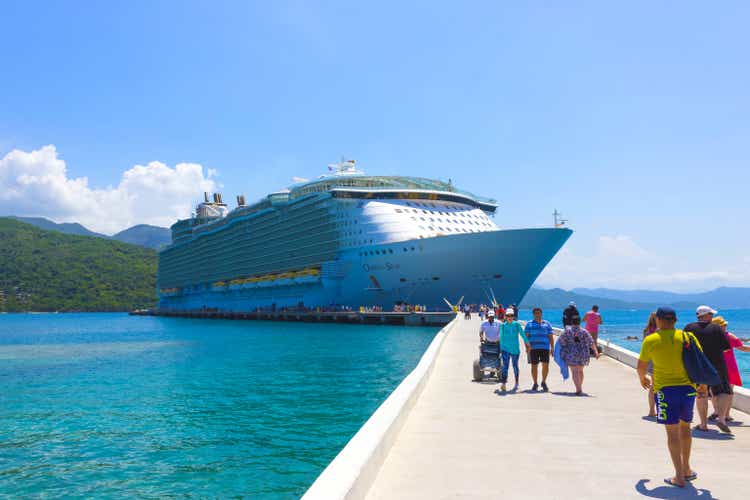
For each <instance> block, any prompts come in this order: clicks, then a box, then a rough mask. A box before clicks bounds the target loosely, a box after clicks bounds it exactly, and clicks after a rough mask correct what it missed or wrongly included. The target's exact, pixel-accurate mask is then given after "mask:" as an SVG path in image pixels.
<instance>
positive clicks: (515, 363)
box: [510, 354, 519, 387]
mask: <svg viewBox="0 0 750 500" xmlns="http://www.w3.org/2000/svg"><path fill="white" fill-rule="evenodd" d="M510 357H511V360H512V361H513V375H515V377H516V387H518V357H519V355H518V354H511V355H510Z"/></svg>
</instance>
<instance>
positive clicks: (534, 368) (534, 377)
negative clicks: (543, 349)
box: [531, 363, 539, 385]
mask: <svg viewBox="0 0 750 500" xmlns="http://www.w3.org/2000/svg"><path fill="white" fill-rule="evenodd" d="M538 367H539V363H532V364H531V380H533V381H534V385H537V368H538Z"/></svg>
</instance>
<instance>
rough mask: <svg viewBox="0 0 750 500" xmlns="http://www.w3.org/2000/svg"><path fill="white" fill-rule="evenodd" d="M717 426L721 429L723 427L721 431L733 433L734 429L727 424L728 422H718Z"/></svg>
mask: <svg viewBox="0 0 750 500" xmlns="http://www.w3.org/2000/svg"><path fill="white" fill-rule="evenodd" d="M716 427H718V428H719V429H721V432H723V433H724V434H731V433H732V429H730V428H729V426H727V424H725V423H723V422H716Z"/></svg>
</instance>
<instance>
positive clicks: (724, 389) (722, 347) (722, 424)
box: [685, 306, 733, 434]
mask: <svg viewBox="0 0 750 500" xmlns="http://www.w3.org/2000/svg"><path fill="white" fill-rule="evenodd" d="M714 314H716V311H715V310H714V309H712V308H710V307H708V306H700V307H698V309H696V310H695V315H696V317H697V318H698V321H696V322H694V323H690V324H689V325H687V326H685V331H686V332H691V333H692V334H694V335H695V337H696V338H697V339H698V341H699V342H700V343H701V347H702V348H703V352H704V354H705V355H706V357H707V358H708V360H709V361H710V362H711V364H712V365H714V368H716V371H717V373H718V374H719V379H720V382H719V384H718V385H712V386H711V387H709V395H710V396H711V397H713V398H715V399H714V401H715V402H716V408H715V410H716V413H717V415H718V418H717V419H716V426H717V427H718V428H719V429H721V432H723V433H725V434H731V433H732V430H731V429H730V428H729V426H727V421H726V415H727V413H728V408H727V406H728V405H729V403H730V401H731V399H730V398H731V395H732V393H733V390H732V384H730V383H729V376H728V374H727V364H726V362H725V361H724V351H726V350H727V349H731V346H730V345H729V342H728V341H727V337H726V335H724V332H723V331H722V330H721V327H719V325H717V324H715V323H712V322H711V320H712V319H713V317H714ZM696 407H697V408H698V418H700V424H698V425H697V426H695V429H696V430H699V431H704V432H705V431H707V430H708V396H706V397H704V396H701V395H699V396H698V400H697V401H696Z"/></svg>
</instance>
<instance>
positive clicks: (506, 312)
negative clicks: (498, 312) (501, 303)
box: [505, 307, 515, 316]
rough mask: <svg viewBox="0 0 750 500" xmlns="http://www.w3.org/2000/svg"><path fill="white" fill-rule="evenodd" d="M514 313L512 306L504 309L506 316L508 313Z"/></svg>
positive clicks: (511, 314)
mask: <svg viewBox="0 0 750 500" xmlns="http://www.w3.org/2000/svg"><path fill="white" fill-rule="evenodd" d="M514 314H515V312H514V311H513V308H512V307H509V308H507V309H506V310H505V315H506V316H508V315H510V316H513V315H514Z"/></svg>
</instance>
